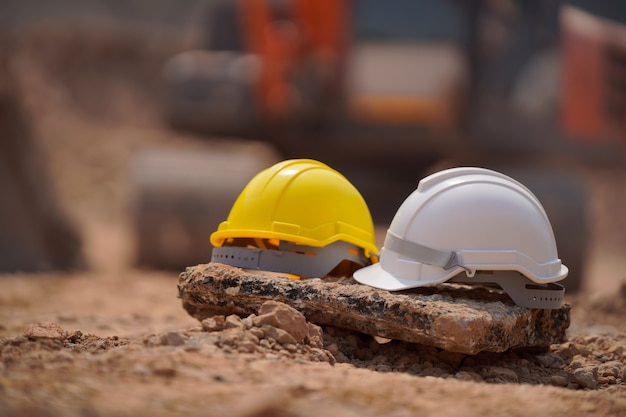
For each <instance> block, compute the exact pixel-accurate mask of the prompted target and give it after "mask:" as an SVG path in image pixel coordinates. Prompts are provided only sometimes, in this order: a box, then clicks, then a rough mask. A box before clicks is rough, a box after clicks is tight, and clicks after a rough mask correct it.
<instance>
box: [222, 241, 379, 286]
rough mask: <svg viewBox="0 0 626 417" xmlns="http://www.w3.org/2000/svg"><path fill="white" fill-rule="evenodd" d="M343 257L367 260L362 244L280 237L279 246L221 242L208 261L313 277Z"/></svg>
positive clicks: (325, 273) (322, 274) (365, 263)
mask: <svg viewBox="0 0 626 417" xmlns="http://www.w3.org/2000/svg"><path fill="white" fill-rule="evenodd" d="M344 260H348V261H351V262H354V263H356V264H358V265H360V266H366V265H369V264H370V261H369V260H368V259H367V258H366V257H365V254H364V251H363V249H362V248H359V247H358V246H355V245H352V244H350V243H347V242H343V241H337V242H333V243H331V244H329V245H326V246H324V247H315V246H306V245H297V244H293V243H288V242H284V241H281V242H280V246H279V248H278V250H273V249H259V248H248V247H240V246H222V247H219V248H213V253H212V255H211V262H219V263H223V264H227V265H231V266H236V267H239V268H245V269H256V270H261V271H271V272H283V273H286V274H294V275H300V276H305V277H316V278H322V277H324V276H326V275H328V273H329V272H331V271H332V270H333V269H334V268H335V267H336V266H337V265H339V264H340V263H341V262H342V261H344Z"/></svg>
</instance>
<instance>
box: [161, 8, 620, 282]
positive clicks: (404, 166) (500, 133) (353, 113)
mask: <svg viewBox="0 0 626 417" xmlns="http://www.w3.org/2000/svg"><path fill="white" fill-rule="evenodd" d="M576 3H577V4H578V6H585V5H586V3H589V5H588V6H589V8H588V10H587V11H585V8H584V7H583V8H580V7H579V8H573V7H571V6H567V5H564V4H561V2H560V1H543V0H528V1H524V2H514V1H505V0H503V1H489V2H487V1H481V0H468V1H452V0H451V1H441V0H395V1H393V2H383V1H379V0H232V1H229V0H220V1H214V2H211V3H210V7H209V8H208V9H207V13H206V19H204V20H203V22H202V24H203V31H204V33H205V36H204V37H203V43H202V45H198V48H197V49H195V50H192V51H187V52H184V53H181V54H179V55H177V56H174V57H172V58H171V59H170V60H169V61H168V62H167V63H166V65H165V67H164V71H163V73H164V81H165V86H166V88H165V91H166V95H165V99H164V107H165V115H166V117H167V120H168V121H169V123H170V124H171V126H173V127H175V128H179V129H186V130H192V131H194V132H200V133H203V134H207V135H211V136H212V137H222V138H224V137H227V138H232V139H242V138H243V139H254V140H257V141H259V140H260V141H264V142H266V143H269V144H271V145H272V146H273V147H274V148H275V149H276V150H277V151H278V152H279V154H280V155H281V156H282V157H285V158H292V157H293V158H296V157H309V158H315V159H319V160H322V161H324V162H326V163H328V164H329V165H331V166H333V167H335V168H336V169H338V170H339V171H341V172H343V173H345V174H346V176H348V178H349V179H350V180H351V181H352V182H353V183H354V184H355V185H356V186H357V188H359V189H360V190H361V191H362V193H363V195H364V196H365V198H366V200H367V201H368V203H369V204H370V206H371V209H372V212H373V216H374V220H375V221H377V222H378V223H380V224H385V223H387V222H388V221H389V220H390V219H391V216H392V215H393V213H394V212H395V210H396V209H397V206H398V204H399V203H400V202H401V201H402V200H403V198H404V197H406V195H407V194H408V193H409V192H410V191H411V190H413V189H414V187H415V184H416V183H417V181H418V180H419V178H421V177H423V176H424V175H425V174H427V173H428V172H429V171H430V170H431V169H432V167H433V164H438V167H441V166H442V165H477V166H483V167H487V168H493V169H496V170H499V171H501V172H505V173H507V174H509V175H511V176H513V177H515V178H517V179H519V180H520V181H522V182H523V183H525V184H527V185H528V186H529V188H531V190H532V191H534V192H535V194H536V195H537V196H538V197H539V199H540V200H541V201H542V203H543V205H544V207H546V210H547V211H548V214H549V216H550V218H551V220H552V222H553V227H554V229H555V233H556V235H557V243H558V245H559V252H560V254H561V256H562V258H563V260H564V263H565V264H567V265H570V266H571V267H570V270H571V271H572V272H571V277H570V278H568V280H569V283H566V285H568V286H569V289H570V290H576V289H577V288H578V287H579V286H580V282H581V277H582V275H583V274H584V258H585V249H586V241H587V230H586V224H587V223H586V216H587V214H586V207H585V202H586V197H585V190H584V187H583V186H582V183H581V181H580V180H579V179H578V177H577V175H576V174H577V173H578V172H579V169H578V168H579V167H580V166H581V164H588V163H602V164H605V163H621V161H622V159H623V155H624V152H623V144H624V137H626V135H625V134H624V132H625V128H626V117H625V116H624V115H625V109H626V105H625V104H624V103H626V94H624V92H625V90H624V89H625V88H626V69H625V67H626V65H625V63H626V48H625V45H626V40H625V36H624V31H625V29H624V26H623V25H622V24H621V23H619V22H616V21H610V20H607V19H606V18H604V17H602V13H598V12H597V11H596V10H595V9H594V7H597V5H596V4H595V3H594V2H591V1H582V0H580V1H578V2H576ZM604 3H605V2H603V4H604ZM609 3H610V2H609ZM615 4H616V7H620V6H619V2H617V3H615ZM605 6H606V5H605ZM607 7H608V6H607ZM605 9H606V7H605ZM609 10H612V9H610V8H609ZM602 11H606V10H602ZM609 14H610V15H611V16H614V15H616V13H609ZM625 16H626V14H625ZM624 21H626V19H624ZM216 197H218V196H217V194H215V195H214V196H213V197H212V199H213V200H215V199H216ZM225 215H226V213H224V214H222V215H221V216H220V218H219V219H211V220H210V222H214V223H215V225H216V224H217V222H218V221H219V220H221V217H224V216H225ZM207 221H209V220H207ZM202 244H206V242H202Z"/></svg>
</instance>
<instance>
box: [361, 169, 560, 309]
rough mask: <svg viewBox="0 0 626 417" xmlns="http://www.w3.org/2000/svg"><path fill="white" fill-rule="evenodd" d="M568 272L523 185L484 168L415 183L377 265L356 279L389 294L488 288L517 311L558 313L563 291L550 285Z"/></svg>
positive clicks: (440, 174)
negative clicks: (452, 285)
mask: <svg viewBox="0 0 626 417" xmlns="http://www.w3.org/2000/svg"><path fill="white" fill-rule="evenodd" d="M461 272H465V274H463V275H461V276H457V275H459V274H460V273H461ZM567 272H568V270H567V267H566V266H565V265H563V264H562V263H561V260H560V259H559V258H558V255H557V248H556V241H555V239H554V234H553V232H552V226H551V225H550V221H549V220H548V217H547V215H546V213H545V211H544V209H543V207H542V206H541V203H540V202H539V200H538V199H537V198H536V197H535V196H534V195H533V194H532V193H531V192H530V191H529V190H528V189H527V188H526V187H525V186H523V185H522V184H520V183H519V182H517V181H515V180H514V179H512V178H510V177H508V176H506V175H504V174H501V173H499V172H495V171H491V170H488V169H483V168H453V169H448V170H444V171H441V172H438V173H435V174H432V175H430V176H428V177H426V178H424V179H422V180H421V181H420V183H419V185H418V187H417V190H415V191H414V192H413V193H412V194H411V195H409V197H407V199H406V200H405V201H404V202H403V203H402V205H401V206H400V208H399V209H398V211H397V213H396V214H395V216H394V218H393V220H392V222H391V225H390V226H389V230H388V231H387V236H386V238H385V243H384V246H383V248H382V250H381V254H380V263H378V264H374V265H371V266H367V267H365V268H361V269H359V270H357V271H356V272H355V273H354V279H355V280H357V281H358V282H360V283H362V284H366V285H370V286H373V287H376V288H381V289H386V290H391V291H394V290H402V289H408V288H414V287H421V286H426V285H435V284H439V283H442V282H445V281H448V280H453V281H457V282H458V281H460V282H468V283H472V282H491V283H496V284H498V285H500V286H501V287H502V288H503V289H504V290H505V291H506V292H507V294H509V296H510V297H511V298H512V299H513V301H515V302H516V303H517V304H518V305H520V306H523V307H529V308H559V307H560V306H561V304H562V300H563V294H564V288H563V287H562V286H561V285H558V284H552V283H554V282H556V281H559V280H562V279H563V278H565V277H566V276H567ZM544 284H546V285H544Z"/></svg>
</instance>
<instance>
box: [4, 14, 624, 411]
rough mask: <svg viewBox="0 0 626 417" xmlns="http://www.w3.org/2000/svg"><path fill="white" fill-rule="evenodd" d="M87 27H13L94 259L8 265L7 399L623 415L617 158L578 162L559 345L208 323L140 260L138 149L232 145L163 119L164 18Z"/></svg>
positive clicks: (57, 172)
mask: <svg viewBox="0 0 626 417" xmlns="http://www.w3.org/2000/svg"><path fill="white" fill-rule="evenodd" d="M79 29H81V28H76V27H72V26H67V25H63V26H54V25H52V26H50V25H49V24H39V25H34V26H33V27H31V28H28V29H27V30H26V29H23V30H26V31H25V32H21V33H20V36H18V37H16V38H15V39H16V43H15V48H14V50H13V54H14V55H13V56H14V58H13V61H12V65H13V66H14V71H15V73H16V74H17V75H18V79H19V83H20V88H21V89H22V92H23V101H24V105H25V107H26V109H27V111H28V113H29V114H30V116H31V117H32V123H33V128H34V129H35V133H36V138H37V144H38V146H39V147H40V149H41V151H42V154H43V155H44V156H45V162H46V164H47V168H48V169H49V171H50V173H51V179H52V182H53V186H54V188H55V191H56V193H57V194H58V196H59V197H60V200H61V204H62V206H63V209H64V210H66V211H67V212H68V214H69V215H70V217H71V218H72V219H73V220H74V222H75V223H76V225H77V227H78V229H79V230H80V232H81V235H82V236H83V239H84V249H85V255H86V258H87V261H88V268H87V269H86V270H83V271H77V272H71V273H46V274H19V273H18V274H11V275H4V276H0V289H1V290H0V415H2V416H66V415H67V416H131V415H154V416H165V415H168V416H170V415H171V416H176V415H181V416H182V415H184V416H187V417H188V416H194V415H229V416H247V417H261V416H285V417H286V416H314V415H335V416H379V415H393V416H405V415H406V416H409V415H426V416H435V415H437V416H439V415H458V416H522V415H550V416H586V415H589V416H620V415H626V324H625V322H624V320H623V317H624V315H625V314H626V259H624V257H623V254H624V253H625V252H624V251H625V250H626V239H625V237H624V236H626V233H624V232H625V231H626V229H625V227H626V224H625V223H624V216H623V213H624V209H626V199H625V198H626V193H624V189H623V187H624V184H625V182H624V180H626V173H625V171H624V169H623V168H604V167H595V168H593V169H592V168H584V169H582V170H581V173H582V174H583V175H584V177H585V179H586V180H587V181H588V185H589V188H590V196H591V198H590V202H589V203H590V209H591V214H592V221H591V229H592V230H591V239H592V242H591V249H590V252H589V258H588V271H587V274H586V281H585V288H584V291H582V292H581V293H580V294H578V295H571V294H570V295H566V301H567V302H568V303H569V304H570V305H571V306H572V324H571V327H570V330H569V334H568V341H566V342H565V343H563V344H559V345H554V346H551V347H549V348H545V349H527V350H521V351H513V352H505V353H502V354H479V355H476V356H466V355H458V354H450V353H449V352H445V351H439V350H437V349H434V348H429V347H426V346H417V345H410V344H405V343H400V342H396V341H392V342H389V343H382V342H381V343H379V341H376V340H375V339H374V338H372V337H370V336H366V335H359V334H354V333H350V332H346V331H342V330H339V329H333V328H323V329H321V330H322V332H323V333H322V339H321V340H318V341H317V342H316V343H313V342H312V341H310V340H309V341H308V342H303V343H302V344H299V345H293V344H281V343H278V342H277V341H276V340H275V339H273V338H271V337H268V336H264V335H263V334H259V332H258V331H257V330H258V329H257V330H255V328H254V326H249V325H245V324H242V323H243V322H241V320H238V319H235V318H225V322H226V323H229V325H225V326H223V328H222V327H217V328H216V327H215V326H209V325H208V324H206V323H205V324H203V325H201V323H199V322H197V321H196V320H194V319H192V318H191V317H190V316H189V315H187V313H186V312H185V311H184V310H183V308H182V306H181V303H180V300H178V299H177V287H176V285H177V275H178V273H177V272H176V271H169V272H163V271H148V270H139V269H137V268H135V267H133V251H134V246H133V244H134V236H133V233H132V227H131V224H130V216H129V213H128V205H129V198H130V192H131V190H130V186H129V181H128V163H129V161H130V159H131V158H132V155H133V154H134V152H136V151H138V150H141V149H144V148H146V147H150V146H157V145H158V146H175V147H190V148H194V147H206V146H231V145H227V144H224V143H222V142H220V141H212V142H207V141H203V140H201V139H199V138H196V137H191V136H184V135H181V134H180V133H176V132H172V131H170V130H168V129H166V128H165V127H164V126H163V124H162V122H161V120H160V118H159V113H158V105H157V104H158V103H156V102H155V101H154V98H155V95H154V94H150V93H149V92H150V91H151V90H152V89H153V88H158V87H157V80H156V75H155V74H154V73H153V72H150V71H148V73H150V74H152V75H153V76H154V77H153V78H151V77H146V70H145V68H146V67H148V68H150V67H151V66H152V67H155V68H156V67H157V66H158V64H159V62H160V60H161V59H162V57H163V56H165V55H167V53H170V52H172V51H175V50H176V49H177V48H181V45H180V44H176V43H175V42H172V45H171V46H167V45H165V46H164V44H165V43H166V42H165V39H168V37H167V36H166V34H165V32H161V37H160V38H159V39H158V42H157V41H156V40H154V39H153V42H152V43H151V44H150V45H155V44H157V43H158V44H159V46H160V47H161V49H158V50H155V51H150V50H146V48H145V45H146V43H145V42H143V40H144V38H143V36H144V34H143V33H142V32H141V31H140V30H137V29H136V28H130V27H129V28H122V29H120V28H116V33H117V35H116V36H115V37H113V38H111V36H110V35H111V32H110V31H108V30H107V28H106V27H103V28H102V30H98V27H97V25H91V27H90V31H84V30H79ZM83 29H84V28H83ZM94 45H96V46H97V48H96V49H94ZM70 52H71V53H70ZM112 59H117V60H118V61H117V62H118V63H124V65H126V69H127V70H128V71H122V70H120V67H119V66H115V65H110V64H111V60H112ZM138 67H139V68H140V69H137V68H138ZM86 69H87V70H86ZM96 69H98V70H96ZM138 86H139V87H138ZM152 93H153V91H152ZM381 230H384V228H381ZM207 241H208V236H207ZM207 244H208V242H207ZM218 321H219V320H218ZM244 321H245V320H244ZM36 323H47V324H39V325H36ZM50 323H54V324H50Z"/></svg>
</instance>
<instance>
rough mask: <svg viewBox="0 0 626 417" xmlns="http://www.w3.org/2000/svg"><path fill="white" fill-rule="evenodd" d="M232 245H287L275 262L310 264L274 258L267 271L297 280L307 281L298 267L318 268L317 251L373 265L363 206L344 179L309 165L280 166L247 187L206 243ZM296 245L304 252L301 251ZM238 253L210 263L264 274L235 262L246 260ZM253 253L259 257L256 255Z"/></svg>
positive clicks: (372, 238)
mask: <svg viewBox="0 0 626 417" xmlns="http://www.w3.org/2000/svg"><path fill="white" fill-rule="evenodd" d="M233 239H270V240H274V241H280V242H281V244H282V243H283V242H284V243H285V244H288V245H290V246H289V247H287V246H283V247H281V248H280V251H277V252H279V253H278V255H280V256H282V253H280V252H284V251H285V250H286V251H288V252H292V253H303V252H307V253H309V254H314V255H315V256H310V257H309V258H311V259H307V260H303V259H302V258H300V259H298V260H295V259H294V260H293V262H290V261H289V260H288V259H287V258H285V257H282V258H280V256H277V257H276V259H275V260H274V261H271V262H269V261H268V262H267V263H266V265H269V266H270V268H268V269H267V270H275V271H276V272H286V273H294V274H296V275H309V276H312V275H310V274H306V273H298V269H300V268H299V267H298V266H297V265H302V262H304V263H308V262H309V261H310V262H316V260H315V258H318V260H317V261H319V262H317V263H320V262H322V261H323V260H322V258H324V256H320V255H323V253H322V252H320V249H319V248H325V247H331V246H332V247H335V248H339V247H340V249H338V250H341V251H350V249H349V247H350V246H354V247H356V248H357V249H359V250H361V251H362V253H361V258H363V257H364V258H365V259H366V260H367V263H368V264H369V263H372V262H374V261H376V260H377V258H376V257H377V249H376V243H375V236H374V224H373V221H372V217H371V214H370V211H369V208H368V207H367V204H366V202H365V200H364V199H363V197H362V196H361V194H360V193H359V191H358V190H357V189H356V188H355V187H354V186H353V185H352V184H351V183H350V181H348V179H346V178H345V177H344V176H343V175H341V174H340V173H339V172H337V171H335V170H334V169H332V168H330V167H329V166H328V165H326V164H323V163H321V162H319V161H315V160H311V159H292V160H286V161H282V162H279V163H277V164H275V165H273V166H272V167H270V168H267V169H265V170H263V171H261V172H260V173H259V174H257V175H256V176H255V177H254V178H253V179H252V180H251V181H250V182H249V183H248V185H247V186H246V187H245V188H244V190H243V191H242V192H241V194H240V195H239V197H238V198H237V200H236V201H235V203H234V205H233V207H232V209H231V211H230V214H229V215H228V219H227V220H226V221H224V222H222V223H221V224H220V225H219V227H218V230H217V231H216V232H214V233H212V234H211V243H212V244H213V246H215V247H216V248H220V247H223V246H232V245H229V243H228V242H230V241H232V240H233ZM336 242H343V243H336ZM342 244H343V245H344V246H341V245H342ZM346 244H347V246H346ZM300 245H304V246H306V247H308V249H306V250H303V249H302V247H301V246H300ZM239 246H241V245H239ZM239 249H241V248H239ZM239 249H234V248H233V249H231V250H230V251H229V250H228V249H226V248H224V250H222V251H220V250H216V249H214V250H213V257H212V261H215V262H221V263H229V264H231V265H233V264H236V265H235V266H242V267H250V268H252V269H254V268H256V269H264V268H261V267H260V266H259V265H257V263H258V262H257V261H258V260H256V259H255V260H254V261H253V262H252V263H247V262H243V261H242V262H236V261H234V259H235V258H236V257H237V256H240V257H242V259H243V258H247V257H248V256H249V255H250V254H243V253H240V252H237V253H233V252H232V251H233V250H234V251H238V250H239ZM261 249H264V248H261ZM311 252H313V253H311ZM353 252H354V250H352V253H353ZM255 253H257V254H258V253H259V252H258V250H257V252H255ZM229 260H230V261H229ZM246 260H247V259H246ZM290 264H293V265H290ZM283 265H287V267H286V268H285V267H283ZM304 269H307V268H306V267H304ZM313 270H318V268H313ZM318 275H319V273H318Z"/></svg>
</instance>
